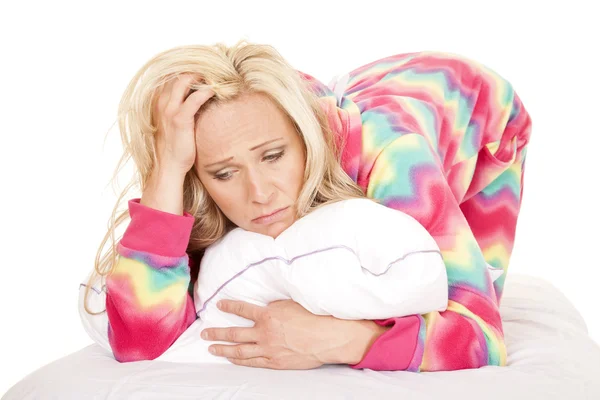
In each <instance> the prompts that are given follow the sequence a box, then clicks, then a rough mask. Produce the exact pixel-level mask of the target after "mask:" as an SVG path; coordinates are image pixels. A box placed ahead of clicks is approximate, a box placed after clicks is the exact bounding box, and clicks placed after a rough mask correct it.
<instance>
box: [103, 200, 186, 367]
mask: <svg viewBox="0 0 600 400" xmlns="http://www.w3.org/2000/svg"><path fill="white" fill-rule="evenodd" d="M129 213H130V215H131V222H130V224H129V226H128V227H127V230H126V231H125V234H124V235H123V239H122V240H121V241H120V243H119V245H118V248H117V250H118V252H119V258H118V261H117V264H116V265H115V267H114V270H113V273H112V274H110V275H109V276H108V277H107V280H106V286H107V298H106V310H107V315H108V319H109V324H110V326H109V331H108V337H109V341H110V345H111V348H112V349H113V353H114V355H115V358H116V359H117V360H118V361H137V360H149V359H154V358H156V357H158V356H159V355H160V354H162V353H163V352H164V351H165V350H166V349H167V348H168V347H169V346H170V345H171V344H172V343H173V342H174V341H175V340H176V339H177V338H178V337H179V335H181V333H182V332H183V331H184V330H185V329H186V328H187V327H188V326H189V325H191V323H192V322H193V321H194V320H195V316H196V314H195V309H194V304H193V301H192V299H191V298H190V296H189V294H188V286H189V283H190V269H189V257H188V255H187V254H186V247H187V244H188V242H189V236H190V233H191V229H192V224H193V222H194V217H193V216H192V215H190V214H188V213H185V214H184V215H175V214H172V213H169V212H165V211H161V210H158V209H153V208H150V207H147V206H144V205H142V204H140V203H139V200H138V199H133V200H130V201H129ZM157 283H160V284H157Z"/></svg>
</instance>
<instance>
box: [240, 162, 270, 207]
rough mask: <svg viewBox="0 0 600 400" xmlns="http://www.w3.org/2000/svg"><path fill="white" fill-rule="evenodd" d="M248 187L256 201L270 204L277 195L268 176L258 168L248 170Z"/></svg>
mask: <svg viewBox="0 0 600 400" xmlns="http://www.w3.org/2000/svg"><path fill="white" fill-rule="evenodd" d="M247 178H248V179H247V187H248V194H249V197H250V199H251V200H252V201H253V202H254V203H259V204H269V202H270V201H271V200H272V199H273V197H274V195H275V190H274V187H273V185H272V184H271V183H270V182H269V179H268V176H265V175H264V174H263V173H262V172H260V171H256V170H250V171H248V175H247Z"/></svg>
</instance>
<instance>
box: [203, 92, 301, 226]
mask: <svg viewBox="0 0 600 400" xmlns="http://www.w3.org/2000/svg"><path fill="white" fill-rule="evenodd" d="M196 148H197V152H196V162H195V165H194V168H195V169H196V171H197V173H198V176H199V177H200V180H201V181H202V184H203V185H204V187H205V188H206V190H207V191H208V193H209V195H210V196H211V198H212V199H213V200H214V202H215V203H216V204H217V206H218V207H219V208H220V209H221V211H222V212H223V213H224V214H225V215H226V216H227V218H229V219H230V220H231V221H232V222H233V223H234V224H236V225H237V226H239V227H241V228H243V229H245V230H248V231H252V232H257V233H261V234H263V235H268V236H271V237H273V238H275V237H277V236H278V235H279V234H280V233H281V232H283V231H284V230H285V229H286V228H288V227H289V226H290V225H292V224H293V223H294V221H295V220H296V201H297V200H298V196H299V194H300V191H301V189H302V185H303V183H304V166H305V151H304V143H303V141H302V138H301V137H300V136H299V134H298V133H297V132H296V129H295V127H294V125H293V123H292V122H291V121H290V120H289V118H288V116H287V115H286V114H285V113H284V112H283V111H282V110H280V109H279V108H278V107H277V105H276V104H275V103H274V102H273V101H272V100H271V99H270V98H269V97H268V96H266V95H264V94H260V93H253V94H248V95H245V96H243V97H240V98H238V99H236V100H234V101H231V102H228V103H225V104H220V105H218V106H216V107H211V108H208V109H206V110H205V111H204V112H201V113H200V116H199V119H198V122H197V124H196Z"/></svg>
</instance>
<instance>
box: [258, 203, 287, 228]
mask: <svg viewBox="0 0 600 400" xmlns="http://www.w3.org/2000/svg"><path fill="white" fill-rule="evenodd" d="M288 208H290V207H289V206H287V207H283V208H280V209H278V210H275V211H274V212H272V213H271V214H266V215H263V216H260V217H258V218H254V219H253V220H252V222H254V223H255V224H266V223H269V222H273V221H275V220H277V219H278V218H280V217H281V216H282V215H283V213H284V212H285V211H286V210H287V209H288Z"/></svg>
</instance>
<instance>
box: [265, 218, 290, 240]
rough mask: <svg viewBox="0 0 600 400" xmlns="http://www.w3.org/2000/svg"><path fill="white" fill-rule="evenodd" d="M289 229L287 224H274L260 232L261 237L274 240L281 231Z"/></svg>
mask: <svg viewBox="0 0 600 400" xmlns="http://www.w3.org/2000/svg"><path fill="white" fill-rule="evenodd" d="M289 227H290V224H289V223H288V222H283V221H282V222H276V223H274V224H271V225H270V226H268V227H267V229H265V231H264V232H261V233H262V234H263V235H267V236H271V237H272V238H273V239H276V238H277V236H279V235H281V233H282V232H283V231H285V230H286V229H287V228H289Z"/></svg>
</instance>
